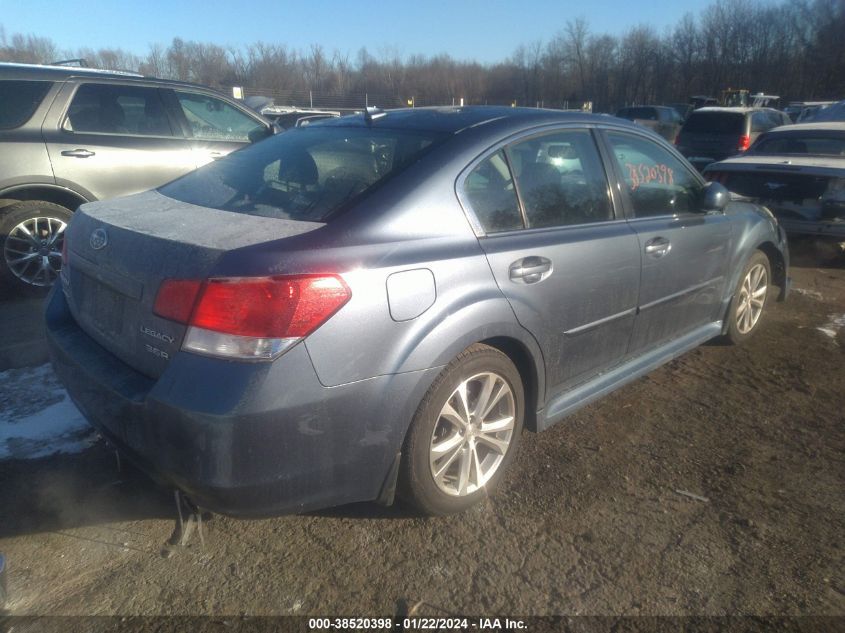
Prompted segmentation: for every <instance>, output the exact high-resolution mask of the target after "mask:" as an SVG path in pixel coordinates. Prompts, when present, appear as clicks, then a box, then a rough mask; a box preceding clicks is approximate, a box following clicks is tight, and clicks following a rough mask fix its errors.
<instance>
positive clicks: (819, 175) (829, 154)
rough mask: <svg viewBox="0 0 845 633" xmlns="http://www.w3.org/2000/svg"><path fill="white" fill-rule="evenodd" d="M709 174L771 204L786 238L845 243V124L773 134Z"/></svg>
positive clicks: (709, 169)
mask: <svg viewBox="0 0 845 633" xmlns="http://www.w3.org/2000/svg"><path fill="white" fill-rule="evenodd" d="M704 175H705V178H707V179H708V180H716V181H718V182H720V183H722V184H723V185H725V186H726V187H727V188H728V189H729V190H730V191H732V192H735V193H737V194H739V195H741V196H745V197H748V198H751V199H754V200H756V201H758V202H759V203H761V204H764V205H766V207H767V208H769V209H771V211H772V213H774V214H775V215H776V216H777V218H778V221H779V223H780V224H781V225H782V226H783V228H784V229H785V230H786V232H787V233H790V234H793V235H805V236H807V235H809V236H813V237H820V238H825V239H828V240H832V241H835V242H845V122H842V123H838V122H830V123H800V124H797V125H785V126H782V127H779V128H777V129H775V130H770V131H769V132H766V133H765V134H761V135H760V137H759V138H758V139H757V141H756V142H755V143H754V145H752V146H751V147H750V148H749V150H748V151H747V152H746V153H745V154H744V155H743V156H738V157H736V158H730V159H728V160H724V161H721V162H718V163H713V164H712V165H709V166H708V167H707V169H705V171H704Z"/></svg>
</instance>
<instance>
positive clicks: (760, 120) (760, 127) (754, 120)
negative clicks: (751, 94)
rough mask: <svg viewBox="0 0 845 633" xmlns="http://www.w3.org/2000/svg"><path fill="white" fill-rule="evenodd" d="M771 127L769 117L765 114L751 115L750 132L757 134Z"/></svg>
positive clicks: (756, 113)
mask: <svg viewBox="0 0 845 633" xmlns="http://www.w3.org/2000/svg"><path fill="white" fill-rule="evenodd" d="M771 127H773V125H772V123H771V122H770V120H769V116H768V114H767V113H766V112H755V113H754V114H752V115H751V132H752V134H754V133H759V132H765V131H766V130H768V129H769V128H771Z"/></svg>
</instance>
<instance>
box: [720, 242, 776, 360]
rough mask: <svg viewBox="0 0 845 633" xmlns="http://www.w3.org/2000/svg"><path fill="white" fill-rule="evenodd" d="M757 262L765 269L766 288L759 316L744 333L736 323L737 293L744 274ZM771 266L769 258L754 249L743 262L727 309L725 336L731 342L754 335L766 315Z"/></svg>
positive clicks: (743, 339) (742, 341)
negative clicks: (746, 260) (729, 306)
mask: <svg viewBox="0 0 845 633" xmlns="http://www.w3.org/2000/svg"><path fill="white" fill-rule="evenodd" d="M757 264H762V265H763V266H764V267H765V269H766V283H767V286H768V288H767V290H766V298H765V300H764V303H763V310H762V312H761V313H760V318H758V319H757V323H755V324H754V326H753V327H752V328H751V329H750V330H749V331H748V332H745V333H744V334H743V333H742V332H740V331H739V329H738V328H737V325H736V311H737V308H738V307H739V301H738V300H739V293H740V290H741V289H742V283H743V281H745V278H746V276H747V275H748V273H749V271H750V270H751V269H752V268H753V267H754V266H756V265H757ZM771 290H772V267H771V264H770V263H769V258H768V257H766V254H765V253H763V252H762V251H755V252H754V254H753V255H752V256H751V257H750V258H749V259H748V262H747V263H746V264H745V268H743V269H742V274H741V275H740V276H739V281H738V282H737V285H736V288H735V289H734V294H733V298H732V299H731V309H730V310H729V311H728V319H729V320H728V333H727V337H728V339H729V340H730V342H731V343H734V344H736V345H739V344H740V343H744V342H745V341H747V340H748V339H749V338H751V337H752V336H754V334H755V333H756V332H757V330H759V329H760V324H761V323H762V322H763V319H765V317H766V308H767V306H768V305H769V298H770V297H771V295H772V292H771Z"/></svg>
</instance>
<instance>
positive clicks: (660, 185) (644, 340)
mask: <svg viewBox="0 0 845 633" xmlns="http://www.w3.org/2000/svg"><path fill="white" fill-rule="evenodd" d="M603 135H604V138H605V139H606V141H607V144H608V150H609V153H610V154H611V155H612V156H613V159H614V161H615V165H614V168H615V169H616V171H617V173H618V177H619V181H620V183H621V184H622V185H623V186H622V187H621V189H622V194H623V198H624V200H625V206H626V212H627V214H628V216H629V223H630V226H631V227H632V228H633V229H634V230H635V231H636V235H637V238H638V241H639V249H640V253H641V256H642V277H641V282H640V292H639V300H638V302H637V311H638V315H637V320H636V324H635V326H634V333H633V336H632V339H631V347H630V351H631V353H632V354H640V353H644V352H646V351H648V350H651V349H653V348H654V347H655V346H658V345H662V344H664V343H667V342H669V341H671V340H672V339H675V338H678V337H680V336H683V335H684V334H687V333H689V332H691V331H693V330H695V329H696V328H697V327H700V326H702V325H705V324H707V323H711V322H713V321H717V320H718V319H720V318H722V315H720V314H719V310H720V309H721V297H722V289H723V287H724V284H725V274H726V270H727V265H728V260H729V255H730V253H731V249H730V244H731V222H730V220H729V218H728V217H727V216H725V215H724V214H723V213H715V214H711V213H704V212H703V211H702V210H701V208H702V202H703V192H704V181H703V180H702V179H701V178H700V177H699V176H698V175H697V174H695V173H694V172H693V171H692V170H690V169H689V168H688V167H687V165H686V164H685V163H684V162H683V161H681V160H680V159H678V157H677V156H676V155H675V154H674V153H673V152H671V151H670V150H669V149H668V148H666V147H663V146H662V145H660V144H658V143H657V142H655V141H653V140H652V139H649V138H646V137H643V136H640V135H638V134H634V133H629V132H621V131H611V130H605V131H604V132H603Z"/></svg>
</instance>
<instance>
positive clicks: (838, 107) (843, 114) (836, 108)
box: [798, 101, 845, 123]
mask: <svg viewBox="0 0 845 633" xmlns="http://www.w3.org/2000/svg"><path fill="white" fill-rule="evenodd" d="M824 121H845V101H837V102H835V103H829V104H827V105H821V106H819V107H816V108H811V109H807V111H804V112H802V113H801V116H800V117H799V118H798V122H799V123H821V122H824Z"/></svg>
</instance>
